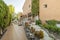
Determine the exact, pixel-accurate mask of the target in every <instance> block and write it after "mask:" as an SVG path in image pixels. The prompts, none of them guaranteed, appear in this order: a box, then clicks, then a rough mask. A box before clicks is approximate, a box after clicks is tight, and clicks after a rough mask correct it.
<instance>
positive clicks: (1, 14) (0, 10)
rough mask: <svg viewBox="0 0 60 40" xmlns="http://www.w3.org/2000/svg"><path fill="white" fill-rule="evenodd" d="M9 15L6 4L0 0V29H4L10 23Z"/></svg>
mask: <svg viewBox="0 0 60 40" xmlns="http://www.w3.org/2000/svg"><path fill="white" fill-rule="evenodd" d="M10 19H11V15H10V13H9V8H8V6H7V5H6V4H5V3H4V1H3V0H0V30H4V29H5V28H6V27H7V26H8V25H9V23H10Z"/></svg>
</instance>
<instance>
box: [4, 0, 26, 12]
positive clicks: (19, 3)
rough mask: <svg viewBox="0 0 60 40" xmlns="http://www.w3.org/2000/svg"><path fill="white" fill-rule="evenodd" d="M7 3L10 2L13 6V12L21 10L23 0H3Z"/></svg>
mask: <svg viewBox="0 0 60 40" xmlns="http://www.w3.org/2000/svg"><path fill="white" fill-rule="evenodd" d="M4 2H5V3H6V4H7V5H10V4H12V5H13V6H14V7H15V13H18V12H23V10H22V8H23V5H24V2H25V0H4Z"/></svg>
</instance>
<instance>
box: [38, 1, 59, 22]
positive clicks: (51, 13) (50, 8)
mask: <svg viewBox="0 0 60 40" xmlns="http://www.w3.org/2000/svg"><path fill="white" fill-rule="evenodd" d="M45 5H47V7H45ZM39 6H40V8H39V15H40V20H42V21H45V20H58V21H60V0H39Z"/></svg>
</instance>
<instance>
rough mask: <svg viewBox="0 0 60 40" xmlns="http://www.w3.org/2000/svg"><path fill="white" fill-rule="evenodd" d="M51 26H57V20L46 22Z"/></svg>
mask: <svg viewBox="0 0 60 40" xmlns="http://www.w3.org/2000/svg"><path fill="white" fill-rule="evenodd" d="M46 22H47V23H48V24H49V25H53V26H54V25H56V23H57V22H56V20H48V21H46Z"/></svg>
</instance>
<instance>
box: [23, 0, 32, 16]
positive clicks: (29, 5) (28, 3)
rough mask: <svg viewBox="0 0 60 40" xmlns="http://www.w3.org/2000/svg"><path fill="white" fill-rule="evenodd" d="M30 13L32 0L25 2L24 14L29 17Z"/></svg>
mask: <svg viewBox="0 0 60 40" xmlns="http://www.w3.org/2000/svg"><path fill="white" fill-rule="evenodd" d="M29 13H31V0H25V3H24V6H23V14H25V15H27V16H28V14H29Z"/></svg>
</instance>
